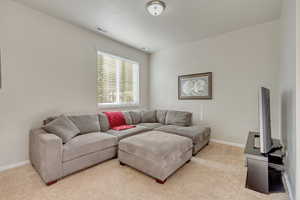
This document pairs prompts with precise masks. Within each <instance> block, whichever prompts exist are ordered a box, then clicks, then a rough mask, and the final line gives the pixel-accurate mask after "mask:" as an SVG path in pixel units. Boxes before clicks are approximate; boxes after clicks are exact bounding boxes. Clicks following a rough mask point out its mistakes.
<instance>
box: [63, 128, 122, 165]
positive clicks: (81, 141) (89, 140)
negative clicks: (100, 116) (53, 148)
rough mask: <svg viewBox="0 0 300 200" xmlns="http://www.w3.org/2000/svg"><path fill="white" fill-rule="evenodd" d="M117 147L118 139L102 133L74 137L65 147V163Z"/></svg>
mask: <svg viewBox="0 0 300 200" xmlns="http://www.w3.org/2000/svg"><path fill="white" fill-rule="evenodd" d="M116 145H117V138H116V137H114V136H112V135H109V134H106V133H102V132H93V133H88V134H84V135H79V136H77V137H74V138H73V139H71V140H70V141H69V142H67V143H66V144H65V145H64V146H63V162H66V161H70V160H73V159H75V158H78V157H80V156H84V155H87V154H89V153H94V152H97V151H101V150H104V149H107V148H110V147H112V146H116Z"/></svg>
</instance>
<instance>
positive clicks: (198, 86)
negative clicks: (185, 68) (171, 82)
mask: <svg viewBox="0 0 300 200" xmlns="http://www.w3.org/2000/svg"><path fill="white" fill-rule="evenodd" d="M178 99H179V100H192V99H195V100H196V99H212V72H206V73H198V74H187V75H181V76H178Z"/></svg>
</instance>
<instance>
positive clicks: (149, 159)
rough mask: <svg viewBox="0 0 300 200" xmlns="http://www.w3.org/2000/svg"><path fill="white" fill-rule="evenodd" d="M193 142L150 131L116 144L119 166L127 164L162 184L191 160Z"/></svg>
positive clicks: (176, 136) (185, 138) (184, 138)
mask: <svg viewBox="0 0 300 200" xmlns="http://www.w3.org/2000/svg"><path fill="white" fill-rule="evenodd" d="M192 152H193V142H192V140H191V139H189V138H187V137H182V136H178V135H174V134H169V133H164V132H160V131H149V132H146V133H143V134H140V135H135V136H132V137H128V138H125V139H123V140H121V141H120V142H119V152H118V157H119V161H120V164H122V165H123V164H126V165H128V166H131V167H133V168H135V169H137V170H139V171H142V172H144V173H146V174H148V175H150V176H152V177H154V178H155V179H156V181H157V182H158V183H164V182H165V181H166V179H167V178H168V177H169V176H170V175H171V174H172V173H174V172H175V171H176V170H177V169H178V168H180V167H181V166H182V165H183V164H185V163H186V162H189V161H190V159H191V157H192Z"/></svg>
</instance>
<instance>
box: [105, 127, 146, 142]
mask: <svg viewBox="0 0 300 200" xmlns="http://www.w3.org/2000/svg"><path fill="white" fill-rule="evenodd" d="M149 130H151V129H149V128H146V127H144V126H136V127H135V128H131V129H126V130H123V131H116V130H112V129H110V130H108V131H107V132H106V133H107V134H111V135H113V136H116V137H117V138H118V141H119V140H121V139H124V138H126V137H129V136H132V135H136V134H139V133H142V132H146V131H149Z"/></svg>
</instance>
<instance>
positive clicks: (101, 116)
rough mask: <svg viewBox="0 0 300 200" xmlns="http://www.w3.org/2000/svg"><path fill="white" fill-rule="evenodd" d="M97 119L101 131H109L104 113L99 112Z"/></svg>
mask: <svg viewBox="0 0 300 200" xmlns="http://www.w3.org/2000/svg"><path fill="white" fill-rule="evenodd" d="M98 117H99V123H100V129H101V131H103V132H106V131H108V130H109V129H110V126H109V121H108V118H107V116H106V115H105V114H104V113H102V112H100V113H99V115H98Z"/></svg>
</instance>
